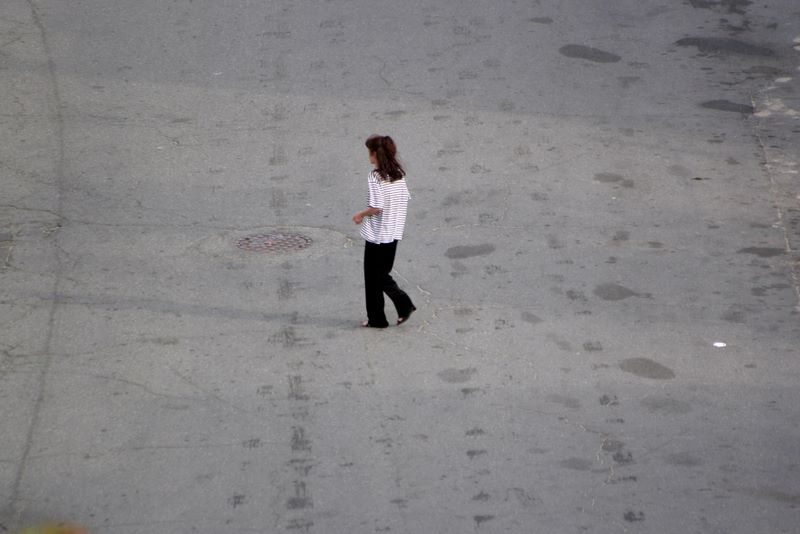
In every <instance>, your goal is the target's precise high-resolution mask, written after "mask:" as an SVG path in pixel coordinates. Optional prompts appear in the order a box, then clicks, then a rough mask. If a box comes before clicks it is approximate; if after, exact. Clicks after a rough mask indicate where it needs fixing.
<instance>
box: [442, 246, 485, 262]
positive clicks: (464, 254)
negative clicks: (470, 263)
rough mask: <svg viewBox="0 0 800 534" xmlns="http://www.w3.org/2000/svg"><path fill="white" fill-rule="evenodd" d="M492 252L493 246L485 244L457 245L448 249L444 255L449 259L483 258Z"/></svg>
mask: <svg viewBox="0 0 800 534" xmlns="http://www.w3.org/2000/svg"><path fill="white" fill-rule="evenodd" d="M492 252H494V245H490V244H489V243H485V244H482V245H459V246H456V247H450V248H449V249H447V251H445V253H444V255H445V256H447V257H448V258H450V259H463V258H471V257H473V256H485V255H486V254H491V253H492Z"/></svg>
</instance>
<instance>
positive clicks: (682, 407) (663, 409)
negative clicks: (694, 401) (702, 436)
mask: <svg viewBox="0 0 800 534" xmlns="http://www.w3.org/2000/svg"><path fill="white" fill-rule="evenodd" d="M641 403H642V406H644V407H645V408H647V409H648V411H650V412H652V413H662V414H666V415H681V414H686V413H689V412H691V411H692V405H691V404H689V403H688V402H685V401H681V400H677V399H671V398H669V397H655V396H650V397H645V398H643V399H642V401H641Z"/></svg>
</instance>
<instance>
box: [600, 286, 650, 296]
mask: <svg viewBox="0 0 800 534" xmlns="http://www.w3.org/2000/svg"><path fill="white" fill-rule="evenodd" d="M594 294H595V295H597V296H598V297H600V298H601V299H603V300H624V299H627V298H629V297H641V296H645V295H640V294H639V293H636V292H635V291H632V290H630V289H628V288H627V287H625V286H621V285H619V284H600V285H598V286H597V287H595V288H594ZM646 296H649V295H646Z"/></svg>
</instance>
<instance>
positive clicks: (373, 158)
mask: <svg viewBox="0 0 800 534" xmlns="http://www.w3.org/2000/svg"><path fill="white" fill-rule="evenodd" d="M369 162H370V163H372V164H373V165H377V164H378V158H377V157H376V156H375V152H370V153H369Z"/></svg>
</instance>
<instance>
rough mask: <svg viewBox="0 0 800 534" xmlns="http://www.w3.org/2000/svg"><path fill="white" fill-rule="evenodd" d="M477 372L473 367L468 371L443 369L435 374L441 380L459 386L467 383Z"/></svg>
mask: <svg viewBox="0 0 800 534" xmlns="http://www.w3.org/2000/svg"><path fill="white" fill-rule="evenodd" d="M477 372H478V370H477V369H475V368H474V367H470V368H468V369H445V370H444V371H439V372H438V373H436V376H438V377H439V378H440V379H441V380H443V381H445V382H449V383H450V384H461V383H464V382H468V381H469V380H470V379H471V378H472V377H473V375H474V374H475V373H477Z"/></svg>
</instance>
